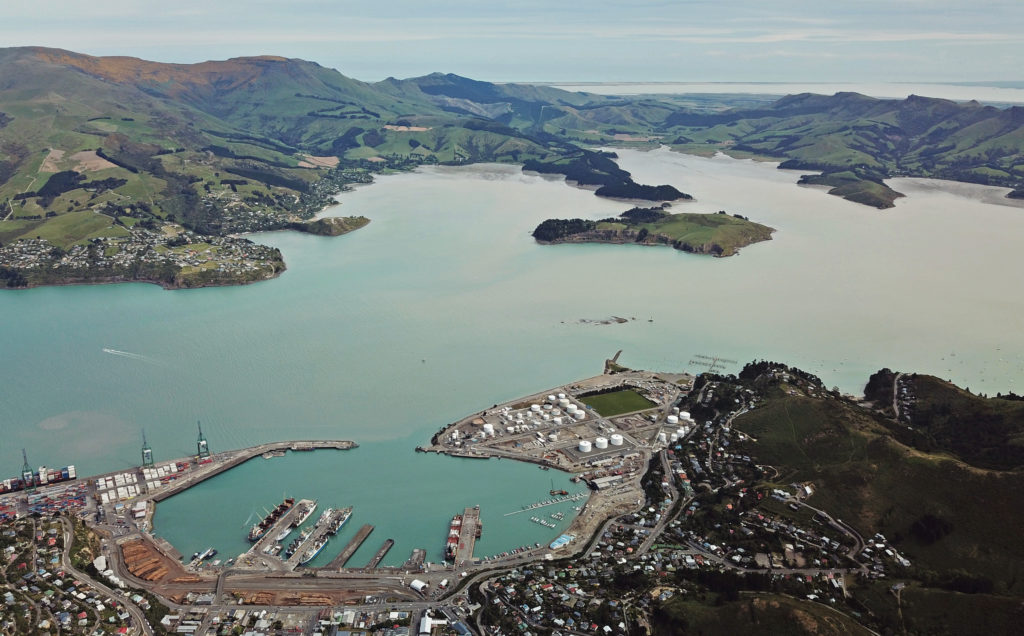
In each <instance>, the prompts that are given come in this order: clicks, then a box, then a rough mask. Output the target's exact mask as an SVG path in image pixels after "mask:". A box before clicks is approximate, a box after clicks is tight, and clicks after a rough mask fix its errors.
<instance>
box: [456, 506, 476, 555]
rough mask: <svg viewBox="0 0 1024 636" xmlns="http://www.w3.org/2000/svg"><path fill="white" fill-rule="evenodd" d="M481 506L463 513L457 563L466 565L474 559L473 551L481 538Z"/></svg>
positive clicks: (467, 509)
mask: <svg viewBox="0 0 1024 636" xmlns="http://www.w3.org/2000/svg"><path fill="white" fill-rule="evenodd" d="M480 527H481V526H480V506H474V507H472V508H466V510H465V511H464V512H463V513H462V527H461V528H460V529H459V550H458V552H456V555H455V560H456V563H465V562H466V561H471V560H472V559H473V549H474V548H475V547H476V540H477V538H478V537H479V536H480Z"/></svg>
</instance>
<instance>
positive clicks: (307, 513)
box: [291, 499, 316, 528]
mask: <svg viewBox="0 0 1024 636" xmlns="http://www.w3.org/2000/svg"><path fill="white" fill-rule="evenodd" d="M315 510H316V499H314V500H313V501H311V502H309V503H307V504H304V505H303V507H302V510H301V511H299V516H298V517H296V518H295V520H294V521H292V524H291V527H293V528H298V527H299V526H301V525H302V524H304V523H306V520H307V519H309V518H310V517H312V516H313V512H314V511H315Z"/></svg>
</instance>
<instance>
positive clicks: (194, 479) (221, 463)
mask: <svg viewBox="0 0 1024 636" xmlns="http://www.w3.org/2000/svg"><path fill="white" fill-rule="evenodd" d="M358 446H359V445H358V444H356V443H355V442H350V441H347V440H291V441H284V442H270V443H268V444H260V445H259V446H250V447H249V448H243V449H240V450H233V451H227V452H224V453H220V454H217V455H211V456H210V460H208V461H207V462H206V463H199V464H198V465H197V466H195V467H194V468H192V469H191V470H188V471H185V472H183V473H181V474H180V476H179V477H178V478H177V479H175V480H174V481H172V482H171V483H170V484H168V485H166V486H164V487H162V488H160V489H158V490H157V491H155V492H152V493H149V494H147V495H143V496H142V497H140V498H141V499H150V500H152V501H154V502H157V503H159V502H161V501H163V500H164V499H167V498H169V497H173V496H174V495H177V494H178V493H180V492H182V491H184V490H187V489H189V488H191V487H192V486H195V485H196V484H199V483H201V482H203V481H206V480H207V479H210V478H211V477H215V476H217V475H219V474H221V473H223V472H225V471H228V470H231V469H232V468H234V467H236V466H239V465H241V464H244V463H245V462H247V461H249V460H250V459H252V458H254V457H261V456H263V455H264V454H267V453H271V454H272V455H271V456H275V454H278V453H280V454H283V453H284V452H285V451H289V450H291V451H310V450H316V449H336V450H349V449H352V448H357V447H358ZM194 459H195V458H194V457H186V458H183V459H180V460H178V461H179V462H191V461H193V460H194ZM89 479H95V478H93V477H90V478H89Z"/></svg>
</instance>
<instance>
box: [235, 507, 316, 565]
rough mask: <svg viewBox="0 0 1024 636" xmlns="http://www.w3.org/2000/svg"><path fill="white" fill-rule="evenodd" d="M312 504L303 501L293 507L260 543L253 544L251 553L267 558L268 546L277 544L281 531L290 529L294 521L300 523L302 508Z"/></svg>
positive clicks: (268, 530)
mask: <svg viewBox="0 0 1024 636" xmlns="http://www.w3.org/2000/svg"><path fill="white" fill-rule="evenodd" d="M311 503H313V502H312V500H310V499H302V500H300V501H299V502H298V503H296V504H295V505H293V506H292V507H291V509H290V510H288V512H286V513H284V514H283V515H281V518H280V519H278V520H277V521H276V522H275V523H274V525H272V526H271V527H270V528H268V529H267V532H266V534H264V535H263V536H262V537H261V538H260V540H259V541H257V542H256V543H254V544H253V546H252V547H251V548H250V549H249V553H250V554H254V555H257V556H265V555H266V554H267V553H266V552H264V551H263V550H264V549H266V548H267V547H268V546H272V545H274V544H275V543H277V540H276V539H277V535H279V534H281V531H282V530H284V529H285V528H288V527H290V526H291V524H292V522H293V521H298V517H299V515H300V514H302V508H303V507H304V506H307V505H309V504H311Z"/></svg>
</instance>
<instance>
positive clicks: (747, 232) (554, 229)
mask: <svg viewBox="0 0 1024 636" xmlns="http://www.w3.org/2000/svg"><path fill="white" fill-rule="evenodd" d="M774 231H775V230H774V228H770V227H768V226H766V225H761V224H760V223H754V222H753V221H751V220H749V219H747V218H746V217H744V216H740V215H738V214H732V215H730V214H726V213H725V212H724V211H723V212H719V213H718V214H698V213H690V212H687V213H680V214H671V213H669V212H666V211H665V206H663V207H653V208H639V207H637V208H632V209H630V210H626V211H625V212H623V213H622V214H621V215H620V216H619V217H618V218H608V219H602V220H600V221H591V220H586V219H548V220H546V221H544V222H543V223H541V224H540V225H538V226H537V229H535V230H534V231H533V237H534V238H535V239H536V240H537V242H538V243H543V244H553V243H616V244H624V243H637V244H640V245H671V246H672V247H673V248H675V249H677V250H681V251H683V252H690V253H694V254H710V255H712V256H732V255H734V254H736V253H737V252H738V251H739V249H740V248H741V247H746V246H747V245H751V244H753V243H759V242H761V241H769V240H771V238H772V232H774Z"/></svg>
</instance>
